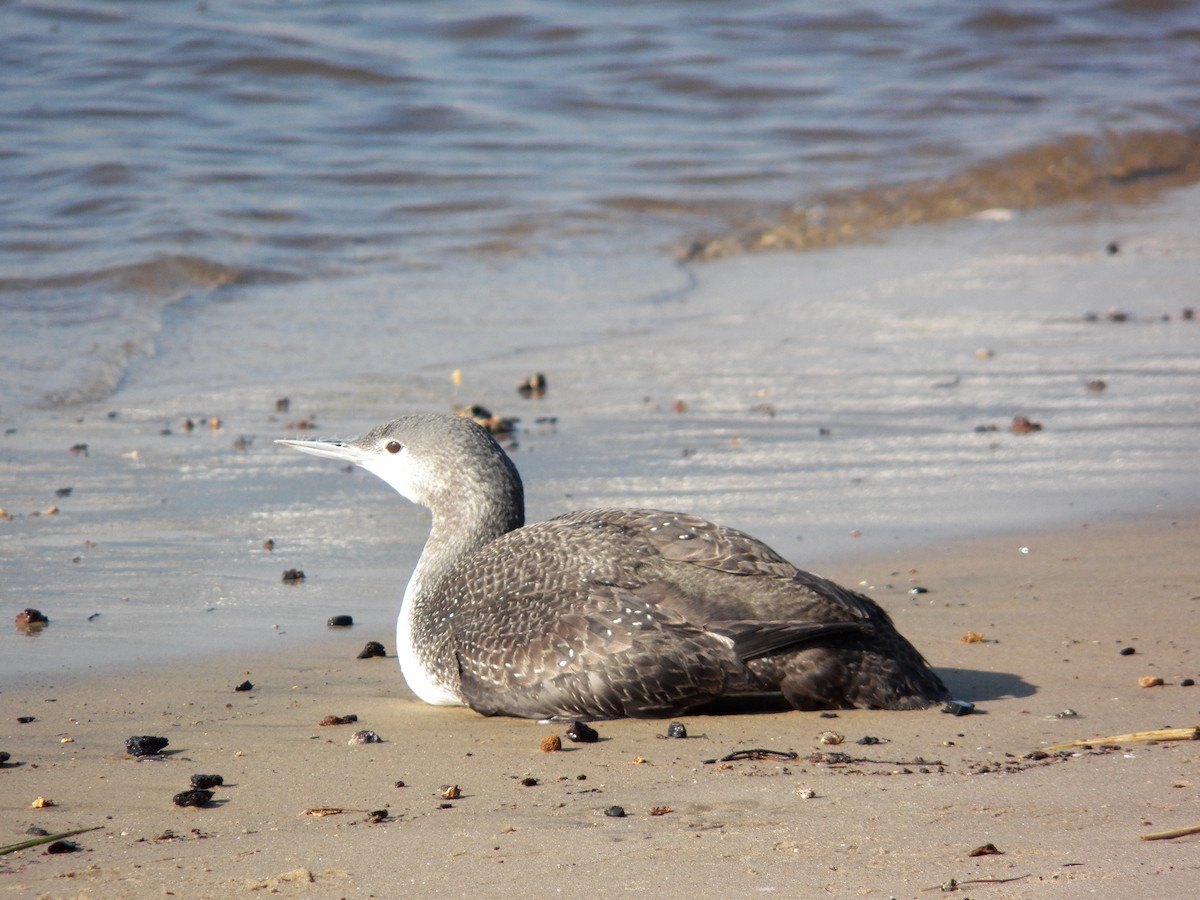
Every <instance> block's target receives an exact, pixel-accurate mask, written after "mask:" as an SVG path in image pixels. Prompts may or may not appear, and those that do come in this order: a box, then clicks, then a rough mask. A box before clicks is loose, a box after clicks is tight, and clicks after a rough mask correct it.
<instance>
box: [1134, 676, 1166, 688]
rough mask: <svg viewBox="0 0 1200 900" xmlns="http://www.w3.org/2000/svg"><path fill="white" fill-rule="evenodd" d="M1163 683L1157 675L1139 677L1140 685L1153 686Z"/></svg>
mask: <svg viewBox="0 0 1200 900" xmlns="http://www.w3.org/2000/svg"><path fill="white" fill-rule="evenodd" d="M1162 683H1163V680H1162V679H1161V678H1159V677H1158V676H1157V675H1143V676H1142V677H1141V678H1139V679H1138V687H1144V688H1151V687H1158V686H1159V685H1161V684H1162Z"/></svg>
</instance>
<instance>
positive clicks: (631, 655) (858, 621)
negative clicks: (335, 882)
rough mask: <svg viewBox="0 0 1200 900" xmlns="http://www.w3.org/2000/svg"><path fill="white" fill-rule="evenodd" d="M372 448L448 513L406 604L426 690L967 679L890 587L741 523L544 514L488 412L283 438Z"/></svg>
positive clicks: (417, 685)
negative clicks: (358, 432)
mask: <svg viewBox="0 0 1200 900" xmlns="http://www.w3.org/2000/svg"><path fill="white" fill-rule="evenodd" d="M277 443H280V444H284V445H286V446H288V447H292V448H294V449H296V450H299V451H302V452H304V453H309V454H312V455H315V456H320V457H325V458H329V459H334V460H338V461H340V462H343V463H352V464H354V465H357V466H361V467H362V468H364V469H366V470H367V471H368V472H371V473H372V474H374V475H376V476H378V477H379V478H381V479H383V480H384V481H385V482H387V484H389V485H390V486H391V487H392V488H394V489H395V490H396V491H397V492H398V493H400V494H401V495H402V496H403V497H405V498H407V499H408V500H410V501H412V502H413V503H415V504H418V505H420V506H424V507H427V508H428V509H429V510H430V512H431V513H432V524H431V527H430V533H429V537H428V539H427V541H426V543H425V546H424V549H423V550H422V552H421V556H420V558H419V560H418V561H417V564H416V566H415V568H414V570H413V573H412V576H411V579H410V580H409V582H408V586H407V588H406V589H405V592H404V596H403V599H402V600H401V604H400V614H399V618H398V620H397V625H396V647H397V656H398V657H399V661H400V667H401V672H402V674H403V676H404V679H405V681H406V682H407V683H408V686H409V687H410V688H411V690H412V691H413V693H414V694H415V695H416V696H417V697H418V698H420V699H421V700H423V701H425V702H427V703H430V704H434V705H438V706H467V707H469V708H471V709H473V710H475V711H476V712H478V713H480V714H482V715H486V716H497V715H503V716H513V717H520V718H529V719H538V720H543V721H570V720H591V721H595V720H601V719H616V718H626V717H632V718H665V717H671V716H676V715H680V714H683V713H688V712H703V711H704V710H706V709H709V708H713V707H714V706H716V705H721V706H724V707H726V708H727V711H728V709H730V708H731V709H732V711H735V712H736V711H742V710H746V711H749V710H751V709H753V708H754V705H755V700H756V698H757V699H763V698H767V699H772V698H773V699H774V701H775V702H776V703H778V704H779V705H780V706H782V707H784V708H786V707H787V706H790V707H794V708H795V709H799V710H818V709H852V708H872V709H893V710H907V709H922V708H926V707H929V706H931V705H933V704H935V703H937V702H939V701H943V700H948V699H950V694H949V692H948V691H947V689H946V686H945V685H944V684H943V682H942V680H941V679H940V678H939V677H938V675H937V673H936V672H935V671H934V670H933V669H932V668H931V667H930V666H929V664H928V663H927V662H926V661H925V659H924V658H923V657H922V656H921V654H920V653H919V652H918V651H917V650H916V648H915V647H913V645H912V644H911V643H909V641H908V640H906V639H905V638H904V637H903V636H902V635H901V634H900V633H899V632H898V631H897V630H896V628H895V626H894V625H893V624H892V621H891V618H890V617H889V616H888V614H887V612H886V611H885V610H884V609H883V608H882V607H880V606H879V604H877V603H876V602H875V601H874V600H872V599H870V598H868V597H866V596H864V595H862V594H859V593H857V592H855V591H851V590H848V589H846V588H843V587H841V586H839V585H837V584H835V583H834V582H832V581H829V580H827V579H824V578H822V577H820V576H818V575H814V574H811V573H809V572H805V571H803V570H801V569H798V568H796V567H795V566H794V565H792V564H791V563H789V562H788V561H787V560H786V559H784V558H783V557H782V556H780V555H779V554H778V553H776V552H775V551H774V550H772V549H771V548H770V547H768V546H767V545H766V544H764V543H762V542H761V541H758V540H756V539H755V538H752V537H750V536H749V535H747V534H744V533H743V532H741V531H738V530H736V529H734V528H729V527H725V526H722V525H718V524H714V523H712V522H709V521H706V520H705V519H702V518H699V517H696V516H692V515H686V514H683V513H675V512H667V511H663V510H656V509H640V508H630V509H587V510H581V511H578V512H571V513H567V514H565V515H560V516H558V517H556V518H552V519H548V520H545V521H542V522H537V523H533V524H528V525H527V524H525V501H524V487H523V484H522V481H521V476H520V474H519V473H518V471H517V468H516V466H515V465H514V463H513V461H512V459H511V458H510V457H509V456H508V454H507V453H505V451H504V450H503V448H501V446H500V445H499V444H498V443H497V442H496V440H495V438H494V437H493V436H492V435H491V434H490V433H489V432H488V431H487V430H486V429H485V428H483V427H481V426H480V425H478V424H476V423H475V422H473V421H472V420H470V419H468V418H463V417H459V416H451V415H437V414H428V413H422V414H415V415H408V416H403V417H401V418H398V419H396V420H394V421H392V422H388V423H387V424H384V425H380V426H379V427H377V428H374V429H372V430H371V431H368V432H367V433H366V434H364V435H362V436H360V437H357V438H354V439H352V440H345V441H342V440H279V441H277Z"/></svg>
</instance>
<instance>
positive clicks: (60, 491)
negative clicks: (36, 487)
mask: <svg viewBox="0 0 1200 900" xmlns="http://www.w3.org/2000/svg"><path fill="white" fill-rule="evenodd" d="M73 490H75V488H69V487H65V488H55V490H54V496H55V497H70V496H71V491H73Z"/></svg>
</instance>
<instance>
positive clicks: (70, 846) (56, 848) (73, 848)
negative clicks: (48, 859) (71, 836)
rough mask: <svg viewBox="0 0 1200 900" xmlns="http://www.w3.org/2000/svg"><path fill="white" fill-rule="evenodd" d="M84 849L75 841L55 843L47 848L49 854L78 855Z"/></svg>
mask: <svg viewBox="0 0 1200 900" xmlns="http://www.w3.org/2000/svg"><path fill="white" fill-rule="evenodd" d="M82 849H83V848H82V847H80V846H79V845H78V844H76V843H75V842H74V841H55V842H54V843H53V844H51V845H50V846H49V847H47V848H46V852H47V853H78V852H79V851H80V850H82Z"/></svg>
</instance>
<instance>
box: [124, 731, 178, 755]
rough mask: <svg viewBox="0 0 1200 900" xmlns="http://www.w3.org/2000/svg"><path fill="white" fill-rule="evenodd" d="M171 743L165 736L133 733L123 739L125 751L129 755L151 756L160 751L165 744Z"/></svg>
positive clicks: (164, 747)
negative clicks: (131, 735) (126, 738)
mask: <svg viewBox="0 0 1200 900" xmlns="http://www.w3.org/2000/svg"><path fill="white" fill-rule="evenodd" d="M169 743H171V742H170V741H169V740H167V739H166V738H165V737H155V736H154V735H149V734H143V735H134V736H133V737H131V738H129V739H128V740H127V741H125V752H126V753H128V754H129V755H130V756H153V755H154V754H156V753H162V751H163V750H164V749H166V746H167V744H169Z"/></svg>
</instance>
